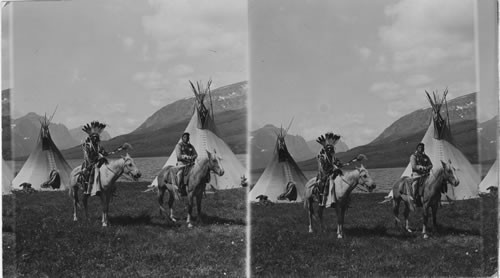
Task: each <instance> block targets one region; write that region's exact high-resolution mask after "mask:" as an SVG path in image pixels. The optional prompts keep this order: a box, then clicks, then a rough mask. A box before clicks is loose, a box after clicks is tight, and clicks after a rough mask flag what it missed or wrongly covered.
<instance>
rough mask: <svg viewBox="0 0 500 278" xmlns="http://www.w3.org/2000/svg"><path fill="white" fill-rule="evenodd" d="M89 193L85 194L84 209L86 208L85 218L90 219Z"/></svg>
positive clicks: (83, 198)
mask: <svg viewBox="0 0 500 278" xmlns="http://www.w3.org/2000/svg"><path fill="white" fill-rule="evenodd" d="M89 196H90V195H88V194H83V197H82V201H83V210H85V218H86V219H87V220H89V207H88V200H89Z"/></svg>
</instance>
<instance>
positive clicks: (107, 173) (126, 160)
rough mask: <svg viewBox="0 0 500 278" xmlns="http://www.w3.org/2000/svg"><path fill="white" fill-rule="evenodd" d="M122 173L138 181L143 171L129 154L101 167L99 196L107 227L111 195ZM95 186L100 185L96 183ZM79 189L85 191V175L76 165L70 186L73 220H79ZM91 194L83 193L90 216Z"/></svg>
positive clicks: (103, 221)
mask: <svg viewBox="0 0 500 278" xmlns="http://www.w3.org/2000/svg"><path fill="white" fill-rule="evenodd" d="M122 174H127V175H129V176H130V177H132V178H133V179H134V180H135V181H137V180H138V179H139V178H140V177H141V172H140V171H139V169H137V166H136V165H135V162H134V160H133V159H132V157H130V156H129V155H128V154H127V155H125V156H122V158H119V159H117V160H113V161H111V162H109V163H107V164H103V165H102V166H101V168H99V175H100V176H99V179H100V184H101V192H100V194H99V196H100V197H101V204H102V226H103V227H107V226H108V224H109V221H108V210H109V203H110V201H111V197H112V196H113V193H114V192H115V190H116V185H115V182H116V180H118V178H119V177H120V176H121V175H122ZM93 186H98V185H97V184H94V185H93ZM78 189H81V190H82V191H83V177H82V176H81V166H78V167H76V168H75V169H73V171H71V176H70V186H69V194H70V196H71V197H72V198H73V221H78V218H77V214H76V212H77V209H78ZM88 198H89V195H88V194H83V199H82V201H83V207H84V209H85V216H86V217H87V218H88V207H87V201H88Z"/></svg>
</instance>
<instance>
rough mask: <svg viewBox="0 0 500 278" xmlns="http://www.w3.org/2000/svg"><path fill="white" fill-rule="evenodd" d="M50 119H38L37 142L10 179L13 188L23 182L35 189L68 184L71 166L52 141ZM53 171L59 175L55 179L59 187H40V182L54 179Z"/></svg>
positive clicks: (60, 186) (50, 188)
mask: <svg viewBox="0 0 500 278" xmlns="http://www.w3.org/2000/svg"><path fill="white" fill-rule="evenodd" d="M50 121H51V120H50V119H47V116H45V117H44V118H43V120H42V119H41V120H40V125H41V126H40V135H39V137H38V142H37V144H36V146H35V149H34V150H33V151H32V152H31V154H30V155H29V157H28V160H26V162H25V163H24V165H23V167H22V168H21V170H20V171H19V173H18V174H17V175H16V177H15V178H14V180H13V181H12V187H13V189H20V187H19V186H20V185H21V184H23V183H29V184H31V188H33V189H36V190H64V189H66V188H67V187H68V186H69V177H70V174H71V167H70V166H69V164H68V163H67V162H66V160H65V159H64V157H63V156H62V154H61V152H60V151H59V149H58V148H57V146H56V145H55V144H54V141H52V138H51V136H50V131H49V125H50ZM54 170H55V171H57V172H54ZM54 173H57V174H58V176H59V177H58V179H55V180H56V181H58V182H57V183H56V185H59V187H58V188H53V187H47V188H45V187H42V184H44V183H46V182H47V181H49V180H51V179H52V180H54Z"/></svg>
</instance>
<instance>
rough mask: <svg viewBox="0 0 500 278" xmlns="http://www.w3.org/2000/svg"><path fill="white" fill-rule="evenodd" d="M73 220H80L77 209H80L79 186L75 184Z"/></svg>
mask: <svg viewBox="0 0 500 278" xmlns="http://www.w3.org/2000/svg"><path fill="white" fill-rule="evenodd" d="M72 190H73V192H72V193H73V196H71V197H73V221H78V217H77V211H78V186H73V188H72Z"/></svg>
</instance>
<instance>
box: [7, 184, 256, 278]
mask: <svg viewBox="0 0 500 278" xmlns="http://www.w3.org/2000/svg"><path fill="white" fill-rule="evenodd" d="M147 184H148V183H118V189H117V195H118V196H117V197H116V198H114V199H113V200H112V202H111V204H110V211H109V220H110V224H111V226H110V227H107V228H104V227H102V226H101V221H100V220H101V204H100V200H99V198H97V197H92V198H90V200H89V208H90V209H89V214H90V219H89V220H88V221H87V220H85V216H84V214H83V211H82V210H80V214H79V216H80V219H79V221H78V222H73V217H72V213H73V212H72V211H73V208H72V201H71V199H70V198H69V196H68V194H67V192H35V193H31V194H29V193H22V192H16V193H14V194H12V195H10V196H3V212H2V214H3V233H2V235H3V276H4V277H187V276H193V277H244V276H245V264H246V257H245V255H246V253H245V252H246V251H245V248H246V236H245V230H246V228H245V225H246V223H245V218H246V201H245V193H246V191H245V189H242V188H241V189H233V190H226V191H219V192H216V193H213V194H207V196H206V197H205V198H204V199H203V204H202V207H203V212H204V214H205V216H204V217H202V219H201V222H199V223H196V224H195V227H194V228H193V229H188V228H187V226H186V221H185V220H186V213H187V212H186V208H185V199H184V198H183V200H182V201H181V202H177V203H176V204H175V215H176V217H178V218H180V220H179V221H178V222H177V223H171V222H169V221H167V220H166V218H165V217H161V216H160V215H159V209H158V205H157V202H156V194H155V193H153V192H146V193H144V192H142V191H143V190H145V189H146V185H147ZM196 220H199V219H196Z"/></svg>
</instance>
